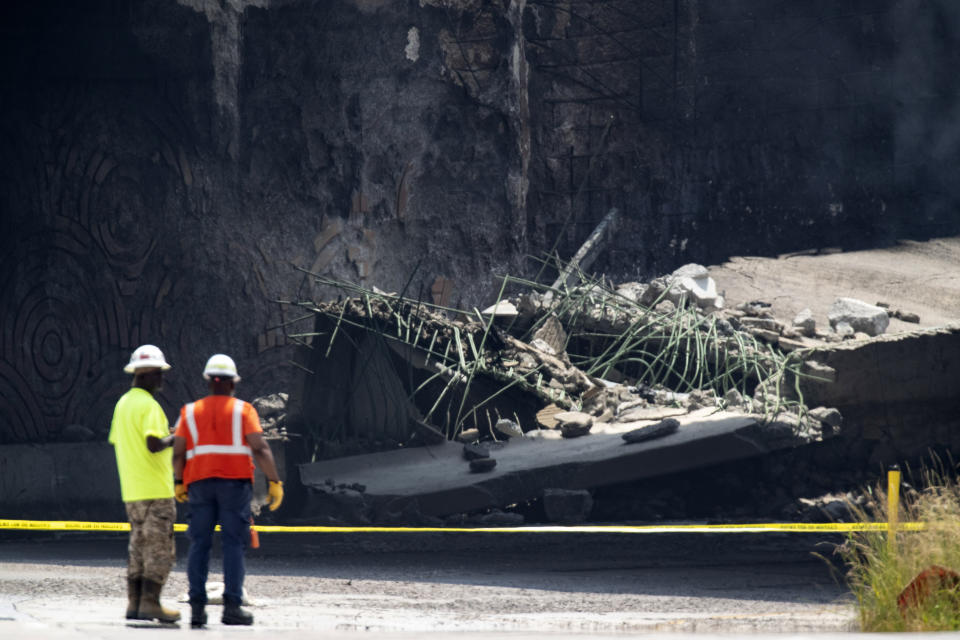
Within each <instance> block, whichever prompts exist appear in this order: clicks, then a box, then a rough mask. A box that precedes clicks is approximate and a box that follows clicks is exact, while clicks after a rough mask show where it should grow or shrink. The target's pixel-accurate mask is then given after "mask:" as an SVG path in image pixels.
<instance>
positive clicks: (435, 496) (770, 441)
mask: <svg viewBox="0 0 960 640" xmlns="http://www.w3.org/2000/svg"><path fill="white" fill-rule="evenodd" d="M637 424H641V423H634V424H630V423H628V424H622V425H605V426H604V427H603V428H595V430H594V432H592V433H591V434H590V435H589V436H588V437H581V438H577V439H576V440H574V441H570V440H544V439H540V438H537V435H538V434H537V432H533V433H530V434H529V435H528V436H526V437H524V438H521V439H511V440H509V441H506V442H500V443H495V444H492V445H489V448H490V454H491V456H492V457H493V458H494V459H495V460H496V466H495V467H494V468H493V469H491V470H490V471H488V472H485V473H474V472H472V471H471V468H470V465H469V464H468V462H467V461H466V460H464V457H463V446H462V445H458V444H454V443H449V442H447V443H442V444H438V445H433V446H424V447H417V448H412V449H405V450H397V451H387V452H382V453H373V454H366V455H361V456H350V457H345V458H338V459H335V460H324V461H320V462H316V463H313V464H306V465H301V467H300V479H301V481H302V482H303V484H304V485H306V486H307V487H310V488H311V489H314V490H317V491H318V492H320V494H321V495H320V497H318V498H316V499H314V503H315V504H313V505H311V504H310V500H309V498H308V502H307V504H306V506H305V509H304V512H303V514H302V515H303V516H304V517H305V518H314V519H316V518H331V519H333V521H335V522H337V521H339V522H344V521H346V523H348V524H350V523H353V524H356V523H357V522H356V520H354V521H353V522H350V521H351V520H353V519H360V520H362V521H366V522H377V523H384V522H391V521H394V522H404V523H410V522H415V521H417V519H418V518H420V517H422V516H451V515H457V514H464V513H469V512H475V511H481V510H484V509H491V508H493V509H498V508H502V507H506V506H508V505H511V504H516V503H519V502H527V501H531V500H539V499H541V498H543V496H544V493H545V492H546V491H549V490H551V489H593V488H596V487H599V486H605V485H611V484H618V483H623V482H627V481H631V480H638V479H642V478H649V477H655V476H659V475H666V474H670V473H676V472H679V471H685V470H688V469H691V468H701V467H706V466H710V465H712V464H717V463H722V462H730V461H733V460H739V459H742V458H748V457H754V456H759V455H763V454H767V453H770V452H771V451H773V450H776V449H780V448H784V447H790V446H797V445H799V444H805V443H806V442H807V441H806V440H805V439H804V438H800V437H797V436H795V435H793V434H789V435H787V437H785V434H784V429H783V425H776V424H770V425H761V424H759V423H758V421H757V420H756V419H755V418H752V417H749V416H743V415H737V414H731V413H724V412H715V411H709V410H708V411H701V412H698V413H695V414H692V415H690V416H685V417H684V418H683V419H682V420H681V426H680V429H679V430H678V431H677V432H676V433H674V434H671V435H668V436H665V437H663V438H660V439H657V440H652V441H649V442H641V443H627V442H625V441H624V439H623V437H622V436H623V434H625V433H627V432H628V431H631V430H632V429H635V428H636V427H637ZM787 431H788V433H789V429H787ZM358 485H359V486H360V487H362V489H363V490H362V492H357V493H356V494H355V495H356V497H359V498H360V502H358V501H356V500H355V501H353V502H352V504H351V505H350V507H349V509H343V508H340V509H337V508H335V505H336V503H337V496H336V495H334V496H333V498H332V499H326V500H324V499H322V496H323V495H324V494H335V493H336V491H335V488H336V487H343V486H347V487H351V486H353V487H356V486H358ZM340 504H341V505H346V504H347V502H346V501H341V502H340ZM331 507H334V508H331Z"/></svg>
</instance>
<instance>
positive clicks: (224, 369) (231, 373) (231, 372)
mask: <svg viewBox="0 0 960 640" xmlns="http://www.w3.org/2000/svg"><path fill="white" fill-rule="evenodd" d="M203 377H204V378H205V379H206V380H209V379H210V378H214V377H220V378H233V381H234V382H240V376H239V375H237V365H236V364H235V363H234V362H233V358H231V357H230V356H228V355H226V354H224V353H215V354H213V355H212V356H210V359H209V360H207V366H206V367H204V368H203Z"/></svg>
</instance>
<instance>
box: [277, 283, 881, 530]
mask: <svg viewBox="0 0 960 640" xmlns="http://www.w3.org/2000/svg"><path fill="white" fill-rule="evenodd" d="M575 275H576V276H577V277H576V278H573V277H572V276H570V275H569V274H567V275H565V276H563V277H562V278H561V279H558V281H557V282H556V283H554V285H553V286H546V285H542V284H538V283H536V282H533V281H528V280H523V279H519V278H513V277H509V276H508V277H505V278H503V281H502V286H501V288H500V293H499V295H498V296H497V298H496V300H495V301H493V304H491V305H489V306H488V307H487V308H486V309H484V310H483V311H481V310H479V309H477V308H473V309H470V310H464V309H456V308H450V307H443V306H440V305H436V304H431V303H428V302H425V301H423V300H420V299H415V298H411V297H408V296H406V295H404V294H398V293H391V292H384V291H381V290H379V289H376V288H366V287H362V286H359V285H356V284H353V283H349V282H343V281H338V280H334V279H330V278H324V277H320V276H315V278H316V280H317V282H318V284H320V285H323V286H324V287H327V288H332V289H333V290H336V291H337V292H338V293H339V296H338V299H337V300H336V301H334V300H328V301H325V302H319V303H315V302H309V301H299V302H288V303H285V304H287V305H292V306H296V307H298V308H299V309H301V310H304V311H306V312H307V314H306V315H307V316H309V317H312V319H313V327H312V331H307V332H302V333H290V334H288V337H290V338H291V339H292V340H296V341H300V342H301V343H302V344H303V345H304V346H305V347H307V349H306V351H305V352H306V353H308V356H307V358H306V360H305V362H304V363H303V366H304V368H305V369H307V370H308V371H309V372H310V373H312V374H314V375H313V377H314V378H315V379H316V380H319V381H322V384H319V383H318V384H315V385H314V386H313V387H312V390H310V391H306V392H305V395H307V396H310V397H314V398H318V399H322V402H321V403H319V404H316V405H314V406H315V407H319V408H317V409H314V410H311V407H310V405H309V402H305V414H306V415H305V418H306V419H305V421H304V425H305V427H306V428H307V430H308V431H309V433H306V434H304V435H306V436H307V441H308V443H309V442H312V443H314V446H315V448H314V450H313V452H312V457H313V459H315V460H318V461H319V462H316V463H314V464H313V465H303V466H301V479H302V480H303V482H304V484H305V485H307V486H308V487H311V488H312V489H313V490H314V491H315V493H322V494H324V495H325V496H326V497H319V496H314V498H313V501H312V504H313V507H312V509H313V512H314V514H315V515H318V514H321V513H322V514H323V517H324V519H325V521H328V522H351V521H353V522H381V523H386V522H401V521H403V522H408V523H410V522H420V523H423V522H427V521H429V522H432V520H431V519H433V518H437V517H440V518H446V522H447V523H454V521H457V522H459V521H462V519H463V518H464V517H465V515H464V514H469V513H473V514H474V515H476V514H477V513H479V512H482V513H486V514H487V515H490V514H491V513H494V512H497V510H498V509H503V508H506V507H508V506H509V505H514V506H515V505H516V504H518V503H521V502H523V501H528V500H531V499H534V500H538V501H539V502H540V504H541V507H542V508H545V507H546V504H547V495H548V493H547V492H548V490H549V491H550V492H551V493H549V495H550V499H549V502H550V504H551V507H550V512H551V513H553V514H554V515H552V516H549V518H548V519H551V520H553V521H571V520H572V519H575V518H577V517H585V516H577V515H576V514H578V513H581V512H589V508H588V507H587V506H585V505H589V504H592V503H591V502H590V501H588V500H585V499H583V496H582V495H581V494H580V493H576V492H582V491H584V490H587V489H590V488H592V487H596V486H599V485H603V484H604V483H613V482H622V481H629V480H630V479H631V478H634V479H636V478H639V477H647V476H649V475H650V474H651V473H652V474H654V475H656V474H657V473H670V472H673V471H679V470H683V469H684V468H691V467H693V468H696V467H697V466H698V465H699V466H703V465H706V464H710V463H717V462H724V461H732V460H736V459H738V458H743V457H749V456H756V455H760V454H762V453H764V452H769V451H774V450H778V449H785V448H792V447H796V446H799V445H804V444H808V443H812V442H817V441H820V440H822V439H823V438H824V437H829V436H832V435H835V434H836V433H837V432H838V430H839V429H838V428H839V425H840V422H841V419H842V418H841V416H840V415H839V412H838V411H836V410H835V409H830V408H827V407H813V408H811V407H807V406H806V404H805V403H804V399H803V393H802V390H801V385H800V381H802V380H803V379H805V378H809V377H817V371H816V370H815V369H811V367H810V366H808V363H805V362H804V358H803V353H804V350H805V349H806V348H808V347H814V346H817V345H819V344H823V343H824V342H827V341H831V340H841V339H843V338H842V337H840V335H841V334H840V332H838V331H832V332H830V333H829V334H827V333H824V332H821V331H819V330H818V329H817V327H816V326H815V323H814V322H813V317H812V314H810V313H809V312H807V313H801V314H799V315H798V316H797V318H795V319H794V321H793V323H792V325H788V324H787V323H784V322H782V321H780V320H778V319H776V318H774V317H773V316H772V314H771V313H770V305H769V304H767V303H764V302H763V301H754V302H750V303H746V304H742V305H738V306H737V307H736V308H734V309H726V308H725V300H724V296H723V294H722V292H718V287H717V285H716V283H715V282H714V281H713V279H712V278H711V277H710V276H709V273H708V272H707V270H706V269H705V268H704V267H701V266H700V265H685V266H684V267H681V268H680V269H678V270H676V271H675V272H673V273H672V274H669V275H668V276H663V277H659V278H655V279H653V280H651V281H649V282H630V283H624V284H619V285H614V284H611V283H609V282H607V281H606V280H605V279H594V278H587V277H585V276H584V275H583V274H582V273H576V274H575ZM881 311H883V310H882V309H881ZM883 313H884V314H885V313H886V312H885V311H883ZM845 322H846V323H847V324H849V326H851V327H854V326H856V327H857V328H858V329H860V330H862V329H863V328H864V325H862V324H860V321H859V320H854V319H853V318H848V319H846V320H845ZM881 325H882V322H880V321H877V322H876V324H875V325H873V328H872V329H871V330H877V331H879V330H881ZM856 333H857V330H855V331H854V334H856ZM308 387H309V384H308ZM362 388H366V389H369V390H372V391H367V392H366V393H365V395H363V397H362V398H359V399H358V398H357V397H354V396H359V395H360V393H359V392H357V391H356V390H357V389H362ZM338 393H339V394H340V395H339V396H338V397H336V398H335V399H330V398H331V397H334V396H337V394H338ZM307 400H309V398H307ZM381 416H389V420H384V419H383V418H382V417H381ZM714 419H717V420H719V422H716V423H714V422H711V420H714ZM388 430H389V431H388ZM350 438H354V439H356V440H359V441H363V442H365V443H367V444H368V445H369V443H371V442H376V443H379V446H373V447H370V446H366V447H365V448H360V449H356V450H354V451H353V453H357V454H360V455H355V456H351V457H347V458H344V457H343V452H344V448H343V447H342V446H341V445H340V444H339V443H340V442H342V441H343V440H349V439H350ZM328 441H336V442H335V444H334V446H331V447H329V448H324V446H323V443H325V442H328ZM580 441H583V442H584V444H583V445H579V444H576V443H578V442H580ZM535 443H543V444H541V445H536V444H535ZM549 443H554V444H555V445H557V446H563V447H566V449H564V450H563V451H564V453H561V449H549V451H550V453H549V457H547V456H546V455H545V452H546V451H547V449H544V448H543V447H545V446H546V445H547V444H549ZM563 443H570V444H566V445H564V444H563ZM588 443H592V444H588ZM617 443H618V444H617ZM521 445H523V446H521ZM418 446H419V447H423V448H427V449H429V452H428V456H427V457H426V458H423V457H419V458H417V457H416V455H418V454H414V453H413V450H414V449H416V448H417V447H418ZM551 446H553V445H551ZM518 447H519V448H518ZM537 447H540V448H537ZM451 448H455V449H456V451H455V453H454V452H451ZM574 451H583V452H585V453H583V454H582V455H580V454H578V453H571V452H574ZM681 451H683V452H684V453H683V454H682V455H680V454H679V453H678V452H681ZM690 451H694V452H696V457H695V458H694V459H693V460H692V461H691V462H689V463H688V462H687V461H681V460H680V459H681V458H683V457H684V456H689V452H690ZM331 452H332V453H331ZM349 452H350V451H348V453H349ZM404 452H406V453H404ZM660 452H668V453H669V454H670V455H666V456H665V457H664V460H665V462H664V463H663V465H660V467H659V468H658V465H657V464H652V465H651V464H650V463H648V462H646V461H647V460H648V459H651V458H650V457H649V456H651V455H653V456H654V458H656V456H659V455H661V453H660ZM393 453H395V454H397V455H391V454H393ZM308 455H311V454H308ZM381 455H383V456H384V457H379V456H381ZM404 456H406V457H404ZM411 456H413V457H411ZM577 456H580V457H577ZM591 456H592V457H591ZM333 458H336V460H332V459H333ZM404 460H405V461H404ZM457 461H459V462H457ZM615 461H620V462H622V463H623V464H622V465H621V466H622V468H620V469H617V470H616V471H615V472H613V471H611V472H610V473H605V472H603V471H600V469H601V468H602V465H604V464H606V465H608V467H607V468H608V469H610V470H612V469H614V468H615V467H616V466H617V465H618V464H620V462H615ZM334 462H335V463H336V464H333V463H334ZM628 462H629V464H628ZM571 464H573V465H574V467H570V465H571ZM631 464H632V465H633V467H631ZM564 465H567V466H566V467H564ZM577 465H579V467H577ZM638 465H639V466H638ZM643 465H646V466H647V467H649V468H650V469H654V470H653V471H648V470H645V469H643ZM430 466H434V467H436V469H435V471H432V472H428V471H427V468H428V467H430ZM411 468H416V470H417V473H421V474H429V473H433V474H434V475H432V476H431V475H421V476H418V478H417V479H416V480H414V481H412V482H411V485H410V486H408V487H401V485H402V484H403V483H402V482H392V481H391V482H388V483H387V485H386V486H383V487H381V486H378V481H377V479H376V478H377V476H378V475H380V476H382V475H384V474H394V475H395V476H396V477H399V476H401V475H403V474H409V473H410V469H411ZM563 468H566V469H567V471H569V470H570V469H571V468H577V469H578V471H577V473H576V474H573V475H575V476H576V481H573V480H570V479H569V478H565V477H564V476H563V473H562V472H561V471H559V470H560V469H563ZM657 469H658V470H657ZM368 472H370V474H372V475H370V474H368ZM437 476H442V477H443V478H445V479H446V480H447V481H448V485H449V486H443V487H427V485H430V484H432V483H434V482H435V481H436V477H437ZM441 484H442V481H441ZM356 486H363V487H364V489H363V490H359V491H358V490H356V489H355V488H353V487H356ZM338 487H339V488H338ZM344 487H346V489H344ZM570 491H572V492H574V493H573V494H569V493H565V492H570ZM450 496H458V498H457V500H460V503H459V504H453V503H455V502H456V500H452V498H450ZM478 496H479V497H478ZM563 505H565V506H563ZM334 507H336V508H334ZM491 509H493V510H494V511H493V512H492V511H491ZM309 510H310V509H308V511H309ZM559 513H564V514H565V515H563V516H560V515H557V514H559ZM337 514H339V515H337ZM507 515H510V514H507ZM490 517H494V516H492V515H491V516H490ZM513 517H514V516H513V515H510V518H513ZM451 518H452V519H453V520H451ZM508 519H509V518H508Z"/></svg>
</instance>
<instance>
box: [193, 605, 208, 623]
mask: <svg viewBox="0 0 960 640" xmlns="http://www.w3.org/2000/svg"><path fill="white" fill-rule="evenodd" d="M205 624H207V612H206V609H205V605H204V604H203V603H197V602H191V603H190V626H191V627H193V628H194V629H199V628H200V627H202V626H204V625H205Z"/></svg>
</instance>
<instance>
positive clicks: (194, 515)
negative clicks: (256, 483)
mask: <svg viewBox="0 0 960 640" xmlns="http://www.w3.org/2000/svg"><path fill="white" fill-rule="evenodd" d="M187 495H188V496H189V498H190V516H189V520H190V525H189V526H188V527H187V537H188V538H189V539H190V551H189V553H188V555H187V580H188V581H189V583H190V603H191V604H206V603H207V572H208V570H209V568H210V547H211V545H212V544H213V530H214V527H216V525H217V524H218V523H219V524H220V546H221V547H222V548H223V582H224V590H223V602H224V604H230V605H239V604H241V602H242V601H243V577H244V566H243V554H244V551H245V550H246V548H247V543H248V542H249V540H250V501H251V499H252V498H253V485H252V484H251V483H250V481H249V480H233V479H226V478H207V479H205V480H198V481H196V482H191V483H190V485H189V487H188V488H187Z"/></svg>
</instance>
